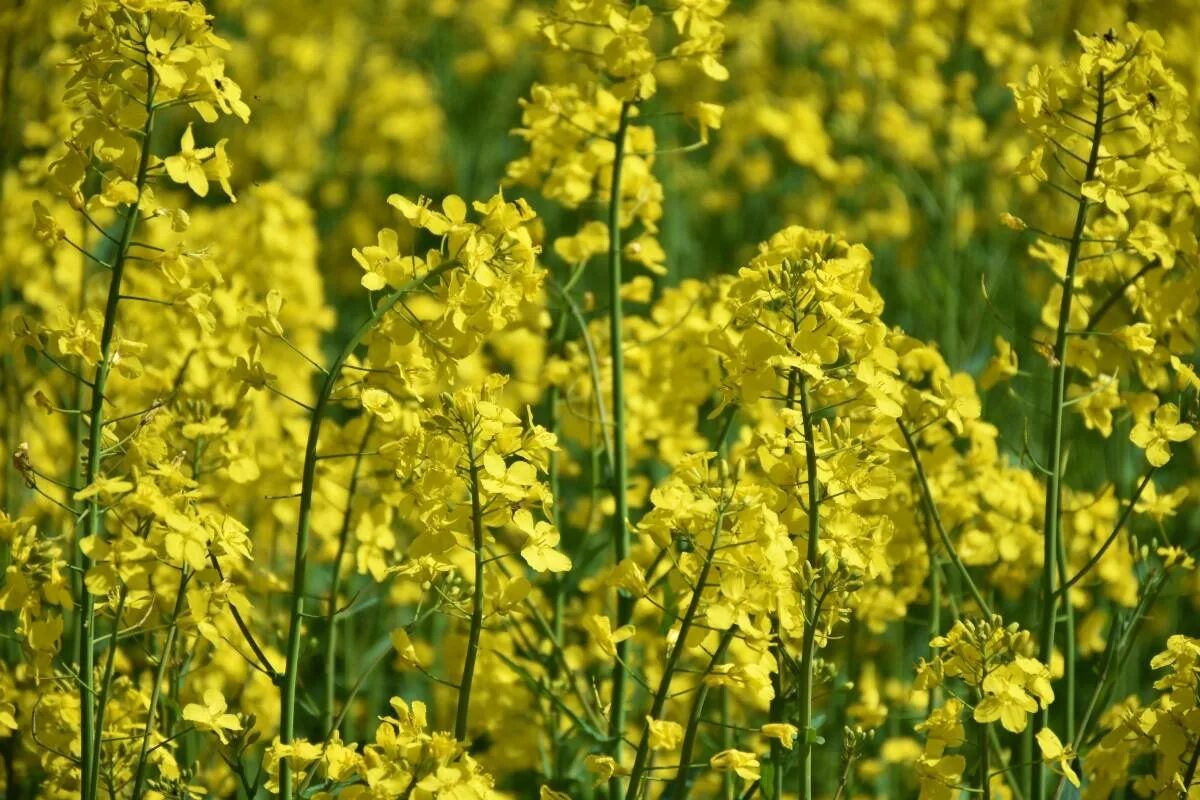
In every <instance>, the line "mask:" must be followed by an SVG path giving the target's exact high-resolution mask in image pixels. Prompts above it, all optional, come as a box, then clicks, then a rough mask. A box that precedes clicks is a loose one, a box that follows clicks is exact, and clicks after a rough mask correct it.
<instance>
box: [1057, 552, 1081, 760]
mask: <svg viewBox="0 0 1200 800" xmlns="http://www.w3.org/2000/svg"><path fill="white" fill-rule="evenodd" d="M1055 562H1056V563H1057V566H1058V584H1059V586H1063V585H1065V584H1066V582H1067V545H1066V542H1065V541H1064V537H1062V536H1059V537H1058V553H1057V557H1056V558H1055ZM1062 604H1063V611H1064V613H1063V616H1064V620H1063V624H1064V626H1065V627H1066V635H1065V636H1064V637H1063V638H1064V640H1065V642H1064V648H1063V649H1064V652H1063V682H1064V683H1065V684H1066V689H1067V690H1066V693H1065V694H1066V701H1067V702H1066V706H1067V710H1066V714H1067V720H1066V721H1067V724H1066V728H1065V731H1066V734H1067V738H1068V739H1070V740H1074V738H1075V686H1076V682H1075V607H1074V606H1072V605H1071V598H1070V596H1069V595H1063V598H1062Z"/></svg>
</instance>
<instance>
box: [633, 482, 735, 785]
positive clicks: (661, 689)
mask: <svg viewBox="0 0 1200 800" xmlns="http://www.w3.org/2000/svg"><path fill="white" fill-rule="evenodd" d="M724 524H725V505H724V503H722V504H721V506H720V507H719V508H718V510H717V522H716V525H714V526H713V536H712V544H711V545H710V546H709V548H708V552H707V553H706V554H705V556H704V564H703V565H702V566H701V567H700V574H699V575H698V576H697V577H696V585H695V586H694V587H692V597H691V600H689V601H688V607H687V610H686V611H684V613H683V618H682V619H681V620H680V621H679V634H678V635H677V636H676V637H675V644H674V645H673V646H672V647H671V652H670V653H669V654H668V655H667V663H666V664H665V665H664V667H663V674H662V678H661V679H660V680H659V682H658V689H657V690H655V692H654V699H653V700H652V701H651V703H650V713H649V717H650V719H655V720H657V719H661V718H662V712H663V707H664V706H665V705H666V703H667V695H669V694H670V692H671V679H672V678H674V677H675V669H676V667H678V665H679V659H680V657H681V656H682V655H683V651H684V650H686V649H687V639H688V634H690V633H691V630H692V623H693V622H694V621H695V619H696V613H697V612H698V611H699V609H700V600H701V598H702V597H703V596H704V587H705V586H706V585H707V584H708V573H709V570H711V569H712V564H713V560H714V559H715V558H716V555H717V542H718V541H719V539H720V537H721V528H722V526H723V525H724ZM649 756H650V725H649V724H645V725H643V726H642V738H641V739H640V740H639V741H638V748H637V754H636V755H635V756H634V760H633V769H632V770H631V771H630V773H629V788H628V789H627V791H626V793H625V800H636V798H637V797H638V795H639V794H640V793H641V788H642V787H641V784H642V778H643V776H644V774H645V771H646V767H647V761H648V759H649Z"/></svg>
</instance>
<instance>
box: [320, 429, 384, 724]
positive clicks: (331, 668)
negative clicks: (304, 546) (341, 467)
mask: <svg viewBox="0 0 1200 800" xmlns="http://www.w3.org/2000/svg"><path fill="white" fill-rule="evenodd" d="M374 429H375V418H374V417H371V419H370V420H368V421H367V425H366V430H365V431H364V432H363V437H362V442H360V443H359V446H358V454H357V455H356V456H355V457H354V466H353V467H352V468H351V471H350V485H349V487H348V488H347V489H346V510H345V511H343V512H342V527H341V530H340V532H339V534H338V549H337V555H336V556H334V559H333V580H332V581H331V582H330V586H329V604H328V607H327V609H326V613H325V707H324V709H323V710H324V712H325V713H324V726H323V727H324V729H325V730H327V731H328V730H331V729H332V728H333V707H334V705H335V704H336V703H337V696H336V695H337V681H336V679H335V676H336V675H337V625H338V621H337V610H338V595H339V594H340V593H341V590H342V559H343V558H345V556H346V545H347V542H348V540H349V538H350V522H351V519H352V517H353V513H352V512H353V508H354V493H355V492H356V491H358V476H359V473H360V471H361V470H362V462H363V452H364V451H365V450H366V449H367V440H368V439H370V438H371V432H372V431H373V430H374Z"/></svg>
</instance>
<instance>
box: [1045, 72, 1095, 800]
mask: <svg viewBox="0 0 1200 800" xmlns="http://www.w3.org/2000/svg"><path fill="white" fill-rule="evenodd" d="M1096 97H1097V101H1096V118H1095V122H1094V123H1093V127H1092V143H1091V150H1090V152H1089V154H1088V160H1087V166H1086V168H1085V169H1084V176H1083V181H1084V182H1085V183H1086V182H1087V181H1090V180H1092V179H1093V178H1094V177H1095V174H1096V165H1097V163H1099V157H1100V140H1101V138H1102V137H1103V135H1104V131H1103V128H1104V108H1105V98H1104V73H1103V72H1101V73H1100V75H1099V78H1098V81H1097V86H1096ZM1089 205H1090V203H1089V201H1088V199H1087V198H1086V197H1082V196H1081V197H1080V198H1079V203H1078V206H1077V207H1076V211H1075V229H1074V231H1073V233H1072V234H1071V244H1070V246H1069V249H1068V252H1067V265H1066V273H1065V275H1064V276H1063V282H1062V300H1061V302H1060V303H1059V309H1058V329H1057V330H1056V332H1055V337H1054V357H1053V362H1052V363H1053V368H1054V373H1053V377H1052V380H1051V390H1050V400H1049V409H1048V410H1049V412H1050V421H1049V425H1048V426H1047V429H1046V452H1047V455H1048V457H1047V459H1046V464H1045V466H1046V469H1047V470H1048V471H1049V473H1050V476H1049V481H1048V484H1047V486H1046V513H1045V520H1044V525H1045V534H1044V537H1043V539H1044V541H1043V544H1044V547H1043V551H1042V555H1043V562H1042V620H1041V628H1040V630H1039V631H1038V633H1039V637H1038V658H1039V660H1040V661H1041V662H1042V663H1043V664H1049V663H1050V659H1051V656H1052V655H1053V653H1054V627H1055V621H1056V617H1057V615H1058V602H1057V600H1058V597H1057V593H1056V590H1055V586H1056V580H1055V579H1056V576H1057V574H1058V570H1057V569H1056V567H1055V560H1056V559H1057V558H1058V539H1059V536H1060V534H1061V531H1062V469H1063V464H1062V451H1063V435H1062V434H1063V411H1064V408H1065V406H1064V400H1065V399H1066V392H1067V338H1068V337H1067V333H1068V330H1069V328H1070V325H1071V301H1072V299H1073V298H1074V294H1075V270H1076V267H1078V265H1079V251H1080V248H1081V247H1082V245H1083V232H1084V228H1085V227H1086V226H1087V216H1088V208H1089ZM1035 725H1036V730H1035V731H1034V735H1035V736H1036V735H1037V733H1038V732H1039V731H1041V730H1043V729H1045V728H1047V727H1049V725H1050V709H1049V707H1048V706H1047V708H1045V709H1044V710H1043V711H1042V713H1041V715H1040V716H1039V717H1038V718H1037V720H1036V721H1035ZM1045 783H1046V781H1045V769H1044V767H1043V765H1042V762H1041V761H1040V760H1038V761H1036V762H1035V763H1034V765H1033V791H1034V794H1033V798H1034V800H1038V798H1042V797H1045V795H1046V785H1045Z"/></svg>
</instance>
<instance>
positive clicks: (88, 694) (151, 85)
mask: <svg viewBox="0 0 1200 800" xmlns="http://www.w3.org/2000/svg"><path fill="white" fill-rule="evenodd" d="M146 81H147V83H146V121H145V123H144V124H143V127H142V144H141V153H140V154H139V156H138V168H137V176H136V181H135V185H136V187H137V199H136V200H134V201H133V202H132V203H130V204H129V205H128V206H126V207H125V217H124V219H123V221H122V224H121V236H120V239H119V240H118V241H119V244H118V245H117V252H116V254H115V255H114V256H113V266H112V277H111V278H110V280H109V284H108V299H107V300H106V301H105V304H104V323H103V325H102V327H101V329H100V361H99V363H97V364H96V374H95V377H94V378H93V379H92V397H91V411H90V413H91V417H90V420H89V427H88V437H89V438H88V446H87V467H86V470H85V474H84V485H85V486H91V485H92V484H93V483H95V482H96V480H97V479H98V478H99V477H100V459H101V451H102V449H103V441H104V390H105V387H106V386H107V385H108V374H109V369H110V368H111V367H112V363H111V359H112V341H113V333H114V331H115V330H116V324H117V307H118V305H119V303H120V299H121V280H122V278H123V277H124V274H125V264H126V263H127V261H128V259H127V255H128V253H129V243H130V242H131V241H132V240H133V229H134V228H135V227H136V225H137V217H138V210H139V208H140V207H141V199H142V193H143V191H144V190H145V188H146V173H147V172H148V170H149V168H150V140H151V136H152V135H153V133H154V106H153V103H154V92H155V88H156V85H155V77H154V72H153V70H152V69H151V67H150V66H149V65H148V64H147V66H146ZM86 513H87V532H88V536H96V537H99V536H102V535H103V534H104V507H103V506H102V505H101V503H100V498H99V496H97V495H93V496H92V497H91V498H89V499H88V503H87V512H86ZM76 546H77V547H78V544H77V545H76ZM77 559H78V562H79V565H80V568H81V569H82V570H83V572H84V573H86V572H87V570H88V569H90V568H91V565H92V560H91V559H90V558H88V557H87V555H86V554H84V553H82V552H80V553H78V554H77ZM82 589H83V591H82V593H81V597H80V606H81V608H80V612H79V628H80V633H79V653H78V670H77V671H78V673H79V681H80V686H79V706H80V715H79V716H80V720H79V722H80V758H81V762H82V763H81V764H80V773H81V774H80V779H81V780H82V786H83V789H84V794H83V795H82V796H83V798H84V800H95V797H96V786H97V783H96V781H97V779H98V777H99V765H98V764H97V763H96V760H95V759H96V755H97V752H98V750H97V747H96V742H97V739H98V733H97V731H96V705H95V700H96V695H95V691H94V687H93V682H94V681H95V671H96V630H95V625H96V603H95V600H94V599H93V598H92V593H91V592H90V591H88V590H87V587H86V586H83V587H82Z"/></svg>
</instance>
